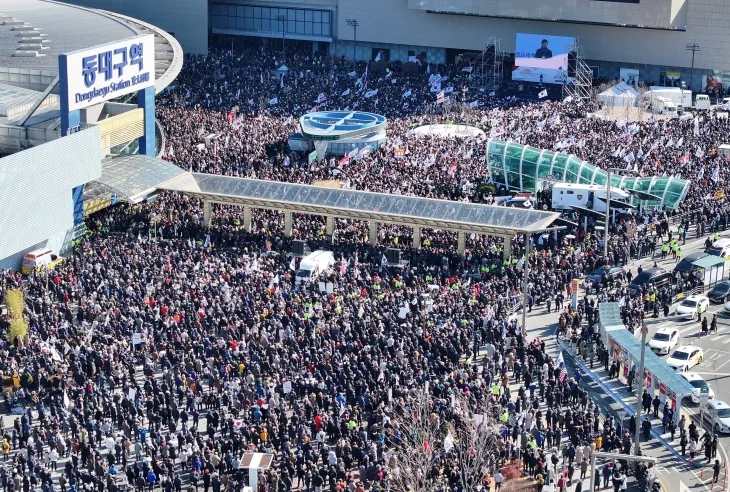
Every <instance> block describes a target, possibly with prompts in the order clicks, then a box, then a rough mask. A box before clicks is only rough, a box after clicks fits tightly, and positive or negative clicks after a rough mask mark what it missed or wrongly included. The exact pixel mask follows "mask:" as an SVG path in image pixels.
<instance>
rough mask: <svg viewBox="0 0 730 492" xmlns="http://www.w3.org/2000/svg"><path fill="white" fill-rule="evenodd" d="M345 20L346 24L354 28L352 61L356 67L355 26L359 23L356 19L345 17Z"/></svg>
mask: <svg viewBox="0 0 730 492" xmlns="http://www.w3.org/2000/svg"><path fill="white" fill-rule="evenodd" d="M345 22H347V25H348V26H350V27H352V29H353V30H354V37H353V44H352V61H353V62H354V63H355V68H357V26H359V25H360V23H359V22H358V21H357V19H347V20H346V21H345Z"/></svg>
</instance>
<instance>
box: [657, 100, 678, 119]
mask: <svg viewBox="0 0 730 492" xmlns="http://www.w3.org/2000/svg"><path fill="white" fill-rule="evenodd" d="M651 112H652V113H656V114H663V115H666V116H669V117H675V116H677V106H676V105H675V104H674V103H673V102H672V100H671V99H669V98H668V97H662V96H657V97H654V98H652V99H651Z"/></svg>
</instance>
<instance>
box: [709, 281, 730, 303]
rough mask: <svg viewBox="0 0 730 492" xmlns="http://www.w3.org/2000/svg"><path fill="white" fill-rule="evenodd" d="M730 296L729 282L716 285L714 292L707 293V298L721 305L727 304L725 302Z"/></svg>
mask: <svg viewBox="0 0 730 492" xmlns="http://www.w3.org/2000/svg"><path fill="white" fill-rule="evenodd" d="M728 295H730V282H728V281H727V280H726V281H725V282H720V283H719V284H717V285H715V286H714V287H713V288H712V290H711V291H710V292H708V293H707V297H708V298H709V299H710V301H712V302H717V303H720V304H725V302H727V300H728Z"/></svg>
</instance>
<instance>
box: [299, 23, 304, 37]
mask: <svg viewBox="0 0 730 492" xmlns="http://www.w3.org/2000/svg"><path fill="white" fill-rule="evenodd" d="M297 34H304V22H297Z"/></svg>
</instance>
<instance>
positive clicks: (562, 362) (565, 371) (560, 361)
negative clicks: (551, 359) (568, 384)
mask: <svg viewBox="0 0 730 492" xmlns="http://www.w3.org/2000/svg"><path fill="white" fill-rule="evenodd" d="M558 368H559V369H560V376H558V380H559V381H560V382H561V383H562V382H563V381H564V380H565V377H566V376H567V375H568V369H566V368H565V359H563V353H562V352H560V355H558Z"/></svg>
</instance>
